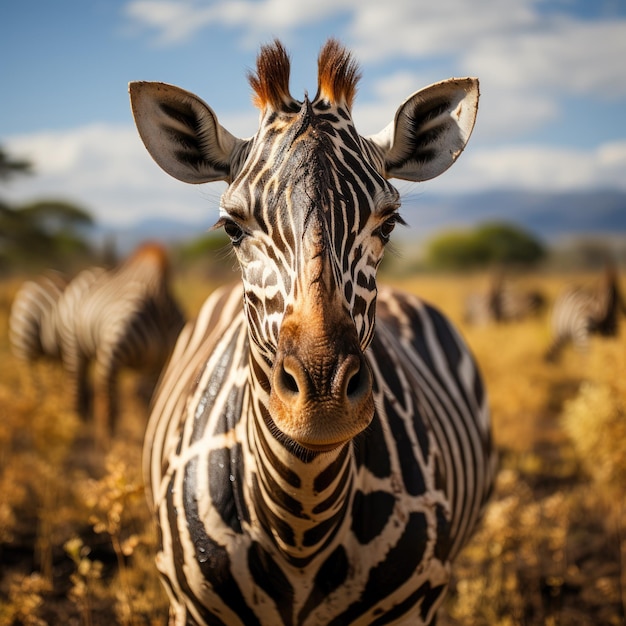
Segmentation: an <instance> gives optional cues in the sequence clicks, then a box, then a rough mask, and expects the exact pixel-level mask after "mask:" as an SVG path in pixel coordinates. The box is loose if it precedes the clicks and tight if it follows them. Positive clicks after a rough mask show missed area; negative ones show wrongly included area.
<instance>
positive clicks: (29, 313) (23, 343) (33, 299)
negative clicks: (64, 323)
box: [9, 270, 69, 364]
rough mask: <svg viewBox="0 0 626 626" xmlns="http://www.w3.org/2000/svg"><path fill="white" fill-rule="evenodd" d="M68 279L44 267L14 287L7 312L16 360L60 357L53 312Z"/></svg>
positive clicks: (11, 343) (30, 362) (10, 338)
mask: <svg viewBox="0 0 626 626" xmlns="http://www.w3.org/2000/svg"><path fill="white" fill-rule="evenodd" d="M68 282H69V279H68V277H67V276H66V275H65V274H63V273H61V272H58V271H55V270H48V271H46V272H44V274H43V275H41V276H39V277H37V278H34V279H32V280H27V281H25V282H24V283H22V285H21V286H20V288H19V289H18V291H17V293H16V294H15V298H14V299H13V302H12V304H11V311H10V314H9V344H10V346H11V351H12V353H13V355H14V356H15V357H16V358H17V359H18V360H20V361H22V362H24V363H28V364H33V363H34V362H35V361H37V360H39V359H40V358H42V357H49V358H51V359H54V360H60V358H61V354H60V347H59V337H58V329H57V320H56V315H55V311H56V305H57V302H58V300H59V298H60V297H61V296H62V294H63V291H64V290H65V288H66V287H67V284H68Z"/></svg>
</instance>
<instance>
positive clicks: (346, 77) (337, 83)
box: [315, 39, 361, 109]
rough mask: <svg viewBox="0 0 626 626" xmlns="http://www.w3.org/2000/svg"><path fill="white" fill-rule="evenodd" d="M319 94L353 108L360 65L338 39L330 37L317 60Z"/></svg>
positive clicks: (320, 96)
mask: <svg viewBox="0 0 626 626" xmlns="http://www.w3.org/2000/svg"><path fill="white" fill-rule="evenodd" d="M317 71H318V79H317V95H316V96H315V100H318V99H320V98H321V99H324V100H326V101H328V102H330V103H332V104H342V103H343V104H345V105H346V106H347V107H348V109H351V108H352V102H353V101H354V96H355V95H356V88H357V84H358V82H359V79H360V78H361V74H360V72H359V66H358V64H357V62H356V61H355V60H354V59H353V58H352V55H351V54H350V53H349V52H348V51H347V50H346V49H345V48H344V47H343V46H342V45H341V44H340V43H339V42H338V41H337V40H336V39H329V40H328V41H327V42H326V45H325V46H324V47H323V48H322V50H321V52H320V56H319V59H318V62H317Z"/></svg>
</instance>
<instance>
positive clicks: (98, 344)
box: [59, 242, 185, 446]
mask: <svg viewBox="0 0 626 626" xmlns="http://www.w3.org/2000/svg"><path fill="white" fill-rule="evenodd" d="M169 274H170V270H169V260H168V256H167V252H166V251H165V249H164V247H163V246H162V245H160V244H157V243H153V242H147V243H144V244H143V245H141V246H139V247H138V248H137V249H136V250H135V251H134V253H133V254H131V255H130V256H129V257H128V258H127V259H126V260H125V261H124V262H123V263H121V264H120V265H119V266H117V267H115V268H113V269H111V270H104V269H102V268H97V267H94V268H89V269H88V270H85V271H83V272H82V273H80V274H79V275H78V276H77V277H76V278H75V279H74V281H72V282H71V283H70V285H69V286H68V288H67V289H66V292H65V294H64V298H62V301H61V302H60V303H59V309H60V310H59V317H60V318H62V319H63V320H64V324H63V327H62V331H61V335H62V350H63V361H64V365H65V368H66V371H67V373H68V375H69V378H70V381H71V389H72V395H73V398H74V403H75V407H76V410H77V411H78V413H79V414H80V415H81V416H83V417H87V416H88V414H89V413H90V404H91V397H92V395H93V416H94V423H95V433H96V437H97V439H98V441H99V442H101V443H103V444H104V445H105V446H106V444H107V443H108V441H109V439H110V436H111V434H112V433H113V432H114V431H115V427H116V421H117V417H118V414H119V399H118V389H117V385H118V378H119V373H120V370H121V369H122V368H123V367H129V368H133V369H137V370H140V371H141V372H142V373H143V374H144V376H147V377H149V379H150V380H151V381H152V386H154V384H155V383H156V378H157V377H158V375H159V374H160V371H161V369H162V367H163V365H164V364H165V362H166V360H167V358H168V357H169V354H170V352H171V350H172V348H173V345H174V342H175V340H176V337H177V336H178V333H179V332H180V330H181V329H182V327H183V325H184V322H185V317H184V314H183V312H182V309H181V308H180V306H179V305H178V303H177V301H176V299H175V298H174V296H173V295H172V293H171V289H170V286H169V281H170V276H169ZM92 362H93V364H94V367H93V369H94V372H93V392H92V387H91V386H90V384H89V380H88V368H89V365H90V363H92Z"/></svg>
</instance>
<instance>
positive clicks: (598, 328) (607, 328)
mask: <svg viewBox="0 0 626 626" xmlns="http://www.w3.org/2000/svg"><path fill="white" fill-rule="evenodd" d="M620 308H621V310H622V312H623V313H626V304H625V303H624V300H623V299H622V296H621V294H620V289H619V278H618V274H617V270H616V268H615V266H614V265H613V264H612V263H607V265H606V268H605V271H604V273H603V276H602V277H601V278H600V280H598V281H597V282H596V284H595V285H592V286H587V287H583V286H572V287H569V288H567V289H565V290H564V291H563V292H562V293H561V295H560V296H559V297H558V298H557V299H556V301H555V303H554V306H553V308H552V318H551V323H552V335H553V340H552V344H551V345H550V348H549V349H548V350H547V352H546V355H545V358H546V360H548V361H556V360H557V359H558V357H559V356H560V354H561V351H562V350H563V348H564V347H565V346H566V345H567V344H568V343H570V342H571V343H572V344H573V345H574V347H575V348H576V349H578V350H580V351H583V350H585V349H586V348H587V346H588V343H589V336H590V335H592V334H598V335H602V336H605V337H614V336H615V335H617V332H618V329H619V318H618V313H619V309H620Z"/></svg>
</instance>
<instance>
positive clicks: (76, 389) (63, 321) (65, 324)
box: [55, 267, 107, 417]
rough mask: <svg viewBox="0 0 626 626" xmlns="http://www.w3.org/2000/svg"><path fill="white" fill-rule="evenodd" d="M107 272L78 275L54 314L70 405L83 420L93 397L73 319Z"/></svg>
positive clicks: (90, 270)
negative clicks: (93, 287)
mask: <svg viewBox="0 0 626 626" xmlns="http://www.w3.org/2000/svg"><path fill="white" fill-rule="evenodd" d="M106 273H107V271H106V270H105V269H104V268H102V267H89V268H87V269H85V270H83V271H82V272H80V273H79V274H77V275H76V276H75V277H74V278H73V279H72V280H71V281H70V283H69V285H68V286H67V288H66V289H65V291H64V292H63V294H62V296H61V297H60V298H59V301H58V303H57V306H56V311H55V317H56V326H57V333H58V337H59V344H60V348H61V357H62V360H63V366H64V368H65V371H66V373H67V374H68V376H69V379H70V382H71V384H70V392H71V395H72V402H73V405H74V408H75V409H76V411H77V413H78V414H79V415H81V416H82V417H86V416H87V415H88V413H89V411H90V406H91V399H92V398H91V395H92V394H91V388H90V386H89V385H88V384H87V369H88V365H89V359H88V358H87V357H86V355H84V354H83V352H82V350H81V348H80V347H79V343H78V338H77V335H76V320H77V317H78V312H79V310H80V308H81V306H82V304H83V302H84V299H85V297H86V295H87V293H88V292H89V290H90V289H91V287H92V285H93V284H94V283H96V282H97V281H98V280H99V279H100V278H101V277H103V276H105V275H106Z"/></svg>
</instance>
